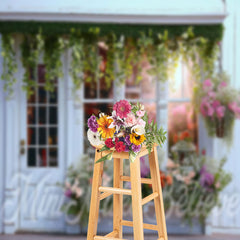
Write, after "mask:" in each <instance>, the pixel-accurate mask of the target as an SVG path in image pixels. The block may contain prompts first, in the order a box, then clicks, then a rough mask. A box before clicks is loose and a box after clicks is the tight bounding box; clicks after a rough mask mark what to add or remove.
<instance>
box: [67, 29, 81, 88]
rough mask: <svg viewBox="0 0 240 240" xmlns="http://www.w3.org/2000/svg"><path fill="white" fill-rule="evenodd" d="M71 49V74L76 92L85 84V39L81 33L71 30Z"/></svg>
mask: <svg viewBox="0 0 240 240" xmlns="http://www.w3.org/2000/svg"><path fill="white" fill-rule="evenodd" d="M69 47H70V49H71V56H72V59H71V64H70V69H69V73H70V75H71V77H72V81H73V85H74V89H73V90H74V91H76V90H78V89H79V88H80V87H81V85H82V83H83V82H84V63H83V62H84V39H83V38H82V37H81V33H80V31H76V30H75V29H72V30H71V35H70V39H69Z"/></svg>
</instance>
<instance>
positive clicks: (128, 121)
mask: <svg viewBox="0 0 240 240" xmlns="http://www.w3.org/2000/svg"><path fill="white" fill-rule="evenodd" d="M125 124H126V126H127V127H131V126H133V125H135V124H137V120H136V117H135V115H134V114H133V113H129V114H128V115H127V118H126V121H125Z"/></svg>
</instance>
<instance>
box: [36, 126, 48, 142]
mask: <svg viewBox="0 0 240 240" xmlns="http://www.w3.org/2000/svg"><path fill="white" fill-rule="evenodd" d="M46 140H47V129H46V128H43V127H40V128H39V129H38V144H39V145H46V144H47V141H46Z"/></svg>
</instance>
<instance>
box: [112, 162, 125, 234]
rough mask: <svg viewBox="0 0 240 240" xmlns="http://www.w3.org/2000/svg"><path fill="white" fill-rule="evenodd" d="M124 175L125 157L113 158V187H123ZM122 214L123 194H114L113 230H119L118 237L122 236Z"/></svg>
mask: <svg viewBox="0 0 240 240" xmlns="http://www.w3.org/2000/svg"><path fill="white" fill-rule="evenodd" d="M122 175H123V159H121V158H115V159H114V160H113V187H114V188H123V182H122V181H121V176H122ZM122 214H123V195H122V194H114V195H113V231H116V232H117V237H118V238H122V225H121V221H122Z"/></svg>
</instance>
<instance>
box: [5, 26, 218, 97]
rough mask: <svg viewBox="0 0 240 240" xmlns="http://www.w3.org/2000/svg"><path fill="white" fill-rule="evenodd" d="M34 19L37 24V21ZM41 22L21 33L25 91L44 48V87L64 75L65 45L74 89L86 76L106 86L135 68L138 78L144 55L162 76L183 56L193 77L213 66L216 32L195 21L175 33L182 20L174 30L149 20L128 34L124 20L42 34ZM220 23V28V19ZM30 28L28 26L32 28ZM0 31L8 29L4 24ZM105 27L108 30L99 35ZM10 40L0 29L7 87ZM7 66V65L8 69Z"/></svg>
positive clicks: (153, 71) (9, 81)
mask: <svg viewBox="0 0 240 240" xmlns="http://www.w3.org/2000/svg"><path fill="white" fill-rule="evenodd" d="M29 24H30V23H29ZM32 24H33V23H32ZM34 24H35V25H37V23H34ZM35 25H34V26H35ZM11 26H12V25H11ZM30 26H31V24H30ZM39 26H40V25H39ZM41 26H44V28H43V29H41V30H40V31H38V33H37V34H36V33H35V34H24V40H23V43H22V62H23V66H24V68H25V74H24V79H23V89H24V90H25V91H26V92H27V93H28V96H30V95H31V94H32V93H33V87H34V86H35V78H34V77H33V76H30V69H31V70H32V71H33V72H34V71H35V69H36V66H37V62H38V61H39V54H40V52H41V51H43V53H44V55H43V56H44V57H43V62H44V64H45V66H46V76H45V78H46V84H45V89H46V90H48V91H53V89H54V83H55V81H56V79H57V78H61V77H62V75H63V72H62V62H61V55H62V53H63V51H64V50H65V49H66V48H69V49H71V58H72V59H71V63H70V68H69V73H70V75H71V77H72V80H73V84H74V89H75V90H76V89H79V88H80V86H81V84H82V83H83V82H84V81H87V82H91V81H97V79H99V78H101V77H102V76H103V75H104V79H105V82H106V87H110V86H111V82H112V81H113V80H114V79H118V82H120V83H124V81H126V79H128V78H130V77H132V76H133V74H134V75H135V79H136V81H140V80H141V77H142V75H141V69H142V67H141V63H142V60H144V59H146V60H147V61H149V63H150V64H151V69H150V70H149V73H150V74H152V75H154V76H155V77H156V79H158V80H160V81H166V80H167V79H169V75H170V73H171V74H173V73H174V69H175V68H176V66H177V62H178V59H179V57H181V56H182V58H183V60H184V61H185V62H186V63H190V64H191V67H190V69H192V73H193V76H194V78H195V79H196V80H200V79H201V74H200V73H201V70H204V73H205V74H206V75H207V76H211V74H212V73H213V71H214V62H215V60H216V57H217V52H218V41H219V37H220V35H219V34H218V35H217V37H215V38H213V37H212V36H211V35H210V36H209V38H204V37H203V36H199V31H200V30H199V27H196V29H195V28H193V27H188V28H187V29H186V31H185V32H181V34H179V33H180V30H181V31H182V30H183V29H185V27H186V26H181V27H180V28H179V29H178V31H176V33H175V34H173V31H172V30H173V28H171V27H170V28H169V30H167V29H165V28H166V26H163V27H162V28H161V29H159V32H158V33H156V29H157V28H156V26H153V29H150V28H149V27H148V28H146V26H143V30H142V31H140V32H138V33H136V32H135V33H134V34H133V33H132V34H130V35H123V34H121V35H120V32H121V33H126V31H127V29H128V28H126V26H124V25H117V26H115V27H116V28H117V29H118V31H116V32H111V33H109V32H107V28H106V27H103V29H102V28H101V29H100V28H99V27H90V28H88V29H87V30H86V26H90V25H88V24H83V25H81V26H83V29H81V31H80V30H78V29H74V28H73V29H71V32H70V33H69V34H67V35H52V34H51V35H50V34H49V33H48V34H46V27H47V25H44V24H43V25H41ZM51 26H52V25H51V24H50V27H51ZM102 26H105V25H102ZM0 27H1V23H0ZM109 27H110V25H109ZM111 27H112V28H113V27H114V26H113V25H111ZM115 27H114V28H115ZM132 27H133V28H136V29H138V28H139V26H135V25H134V26H130V27H129V28H132ZM209 27H210V28H211V27H212V26H209ZM158 28H159V27H158ZM206 28H208V27H206ZM218 28H219V29H220V27H219V25H218ZM10 29H11V27H10ZM110 29H111V28H110ZM164 29H165V30H164ZM200 29H201V28H200ZM3 30H4V29H3ZM30 30H31V28H30ZM30 30H29V32H32V31H30ZM65 30H66V29H65ZM147 30H148V31H147ZM163 30H164V31H163ZM1 31H2V29H1ZM2 32H6V29H5V31H2ZM196 32H197V34H196ZM219 32H220V31H219ZM104 33H108V34H107V35H103V34H104ZM177 34H178V35H177ZM13 41H14V39H13V37H12V36H11V35H9V34H3V52H4V53H5V56H4V59H5V61H4V62H5V68H4V73H5V75H3V76H2V78H3V79H4V80H6V87H5V88H7V86H8V87H9V88H10V87H12V85H13V84H14V82H16V80H15V79H14V78H13V74H14V70H15V68H14V66H16V62H15V61H16V60H15V53H14V50H13V46H12V45H13V44H12V43H13ZM100 42H104V44H105V48H106V49H105V50H106V54H107V60H106V64H105V65H106V66H105V70H104V72H102V70H100V64H101V62H102V57H101V56H100V54H99V49H100V47H99V43H100ZM7 68H9V71H8V70H7ZM6 73H7V75H6Z"/></svg>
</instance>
